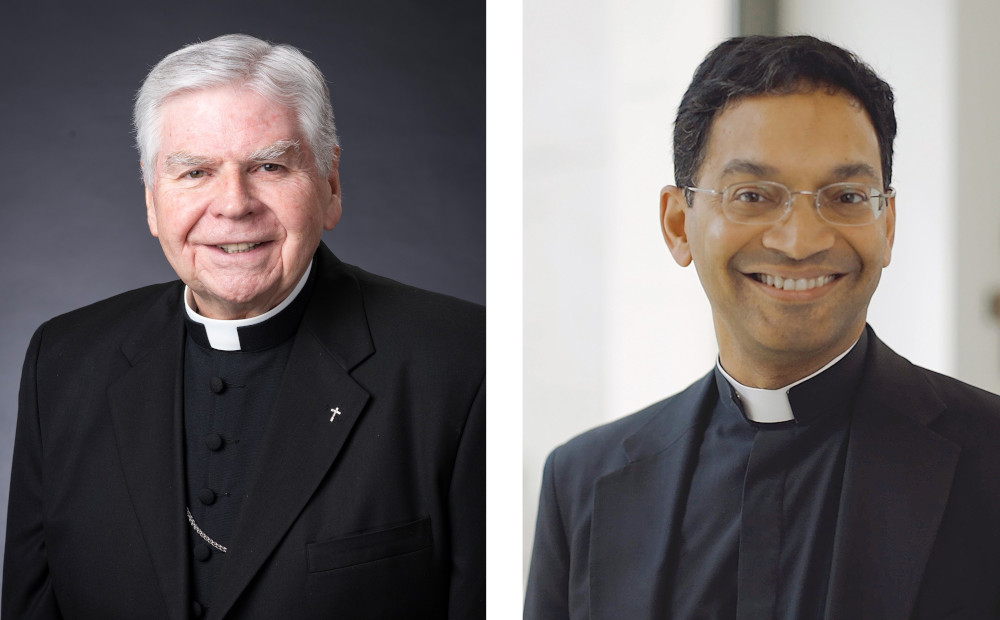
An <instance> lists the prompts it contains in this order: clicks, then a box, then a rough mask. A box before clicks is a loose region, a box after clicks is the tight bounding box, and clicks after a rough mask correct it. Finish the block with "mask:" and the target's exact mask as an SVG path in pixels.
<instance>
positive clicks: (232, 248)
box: [215, 242, 263, 254]
mask: <svg viewBox="0 0 1000 620" xmlns="http://www.w3.org/2000/svg"><path fill="white" fill-rule="evenodd" d="M262 243H263V242H261V243H224V244H222V245H217V246H215V247H217V248H219V249H221V250H222V251H224V252H225V253H226V254H239V253H240V252H249V251H250V250H252V249H254V248H255V247H257V246H259V245H262Z"/></svg>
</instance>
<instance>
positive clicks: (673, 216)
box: [660, 185, 691, 267]
mask: <svg viewBox="0 0 1000 620" xmlns="http://www.w3.org/2000/svg"><path fill="white" fill-rule="evenodd" d="M689 208H690V207H688V203H687V198H685V197H684V190H682V189H681V188H679V187H676V186H674V185H667V186H666V187H664V188H663V189H661V190H660V229H661V230H662V231H663V239H664V241H666V242H667V247H668V248H670V253H671V254H672V255H673V257H674V260H675V261H677V264H678V265H680V266H681V267H687V266H688V265H690V264H691V245H690V244H689V243H688V238H687V230H686V228H685V224H686V223H687V215H688V214H687V210H688V209H689Z"/></svg>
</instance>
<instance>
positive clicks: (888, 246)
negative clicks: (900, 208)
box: [882, 196, 896, 267]
mask: <svg viewBox="0 0 1000 620" xmlns="http://www.w3.org/2000/svg"><path fill="white" fill-rule="evenodd" d="M895 239H896V197H895V196H893V197H892V198H890V199H889V204H887V205H886V206H885V250H884V251H883V254H882V267H888V266H889V261H890V260H891V259H892V242H893V241H894V240H895Z"/></svg>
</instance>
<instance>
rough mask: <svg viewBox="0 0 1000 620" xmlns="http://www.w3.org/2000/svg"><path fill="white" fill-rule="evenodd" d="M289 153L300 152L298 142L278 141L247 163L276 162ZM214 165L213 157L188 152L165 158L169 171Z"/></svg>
mask: <svg viewBox="0 0 1000 620" xmlns="http://www.w3.org/2000/svg"><path fill="white" fill-rule="evenodd" d="M289 152H294V153H295V154H296V155H297V154H298V153H299V152H300V149H299V141H298V140H278V141H277V142H275V143H274V144H269V145H267V146H264V147H261V148H259V149H257V150H256V151H254V152H252V153H250V154H249V155H248V156H247V161H248V162H251V163H259V162H263V161H274V160H276V159H281V158H282V157H285V155H287V154H288V153H289ZM214 163H216V160H214V159H212V158H211V157H203V156H201V155H195V154H193V153H189V152H187V151H177V152H174V153H170V154H169V155H167V156H166V157H164V158H163V166H164V168H168V169H175V168H202V167H205V166H210V165H212V164H214Z"/></svg>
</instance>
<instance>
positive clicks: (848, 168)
mask: <svg viewBox="0 0 1000 620" xmlns="http://www.w3.org/2000/svg"><path fill="white" fill-rule="evenodd" d="M731 174H750V175H753V176H755V177H758V178H769V177H774V176H777V175H778V169H777V168H775V167H774V166H768V165H766V164H760V163H757V162H755V161H750V160H749V159H734V160H732V161H730V162H728V163H727V164H726V165H725V167H724V168H723V169H722V177H723V178H725V177H726V176H728V175H731ZM859 176H864V177H868V178H869V179H871V180H872V181H876V180H878V175H877V174H876V172H875V169H874V168H872V167H871V166H870V165H868V164H866V163H861V162H857V163H852V164H843V165H841V166H837V167H836V168H834V169H833V170H832V171H831V173H830V177H831V178H832V179H833V180H834V181H835V182H836V181H843V180H845V179H851V178H855V177H859Z"/></svg>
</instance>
